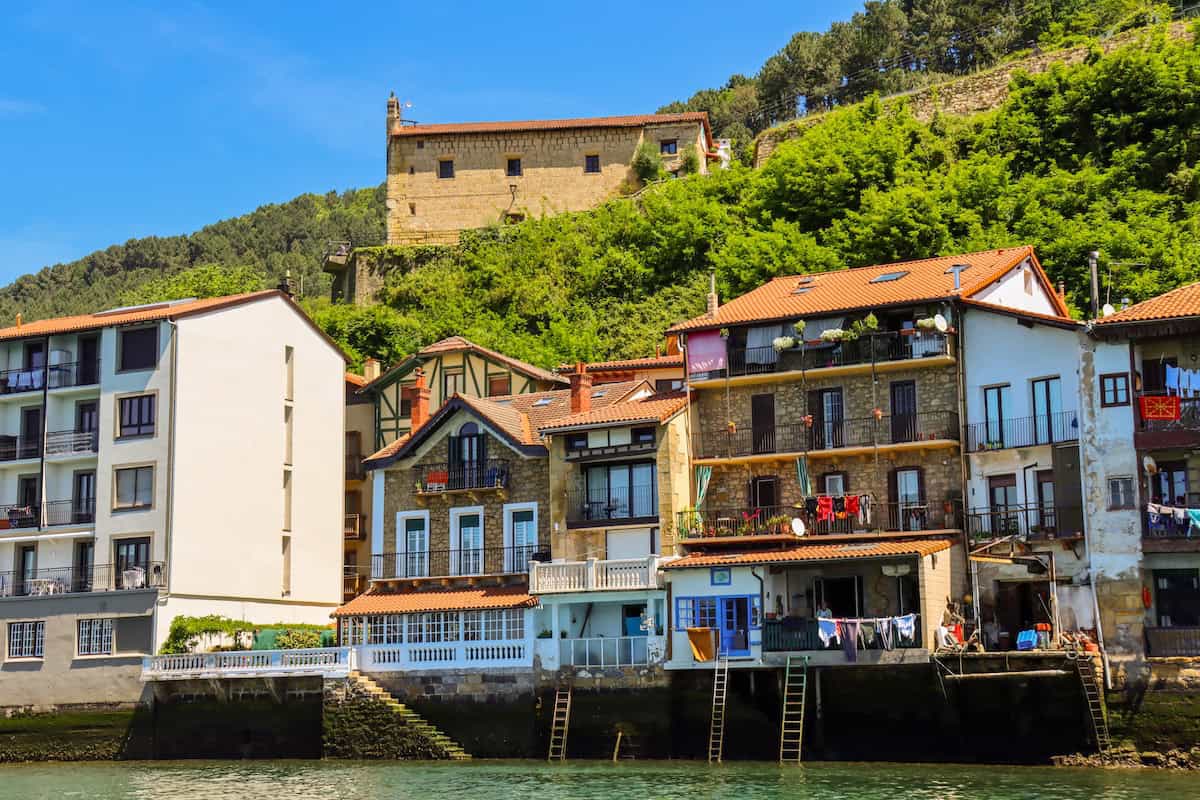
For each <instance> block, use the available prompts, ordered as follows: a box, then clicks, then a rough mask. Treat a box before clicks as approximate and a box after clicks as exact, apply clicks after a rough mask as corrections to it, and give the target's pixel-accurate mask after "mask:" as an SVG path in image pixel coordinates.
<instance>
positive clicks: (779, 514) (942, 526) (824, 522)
mask: <svg viewBox="0 0 1200 800" xmlns="http://www.w3.org/2000/svg"><path fill="white" fill-rule="evenodd" d="M869 508H870V512H869V518H868V515H867V514H866V513H864V514H863V515H862V516H861V518H860V516H859V515H858V514H853V513H848V512H837V511H834V512H833V516H832V517H831V518H825V519H822V518H821V514H820V512H818V513H809V512H808V511H807V509H806V508H805V507H802V506H760V507H757V508H744V507H738V508H705V509H702V510H700V511H680V512H678V514H677V515H676V524H677V529H676V535H677V536H678V537H679V538H680V539H683V540H694V539H712V538H723V537H729V536H793V535H795V532H794V531H793V529H792V520H794V519H799V520H800V521H801V522H802V523H803V524H804V535H806V536H822V535H840V534H847V533H866V532H869V531H880V530H882V531H929V530H955V529H958V528H959V527H960V525H961V524H962V523H961V520H960V516H961V514H960V510H961V504H960V502H959V501H958V500H944V501H940V502H936V503H934V502H925V503H919V502H893V503H877V502H874V501H872V502H871V503H870V505H869Z"/></svg>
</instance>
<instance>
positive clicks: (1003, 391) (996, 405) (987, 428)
mask: <svg viewBox="0 0 1200 800" xmlns="http://www.w3.org/2000/svg"><path fill="white" fill-rule="evenodd" d="M1009 395H1010V388H1009V387H1008V386H989V387H987V388H986V389H984V390H983V418H984V431H983V437H982V438H983V441H981V442H975V446H976V447H978V448H979V449H981V450H999V449H1000V448H1003V447H1006V446H1007V445H1006V444H1005V440H1006V439H1007V437H1006V436H1005V433H1006V431H1005V428H1006V426H1007V423H1006V422H1005V418H1004V415H1005V413H1006V412H1007V410H1008V406H1009Z"/></svg>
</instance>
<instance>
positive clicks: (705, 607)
mask: <svg viewBox="0 0 1200 800" xmlns="http://www.w3.org/2000/svg"><path fill="white" fill-rule="evenodd" d="M715 627H717V598H715V597H680V598H679V599H678V600H676V601H675V628H676V629H680V628H715Z"/></svg>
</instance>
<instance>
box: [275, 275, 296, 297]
mask: <svg viewBox="0 0 1200 800" xmlns="http://www.w3.org/2000/svg"><path fill="white" fill-rule="evenodd" d="M275 288H277V289H279V291H281V292H283V293H284V294H286V295H287V296H288V297H294V296H295V294H296V290H295V288H294V287H293V285H292V271H291V270H290V269H289V270H288V271H287V272H285V273H284V275H283V280H281V281H280V282H279V286H277V287H275Z"/></svg>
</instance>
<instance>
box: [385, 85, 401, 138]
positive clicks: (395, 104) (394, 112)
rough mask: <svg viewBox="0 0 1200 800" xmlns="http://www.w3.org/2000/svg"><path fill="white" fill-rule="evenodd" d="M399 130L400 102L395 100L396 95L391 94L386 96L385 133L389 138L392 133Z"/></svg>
mask: <svg viewBox="0 0 1200 800" xmlns="http://www.w3.org/2000/svg"><path fill="white" fill-rule="evenodd" d="M399 129H400V101H399V100H397V99H396V93H395V92H392V93H391V94H389V95H388V101H387V133H388V135H389V136H391V134H392V132H393V131H396V130H399Z"/></svg>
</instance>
